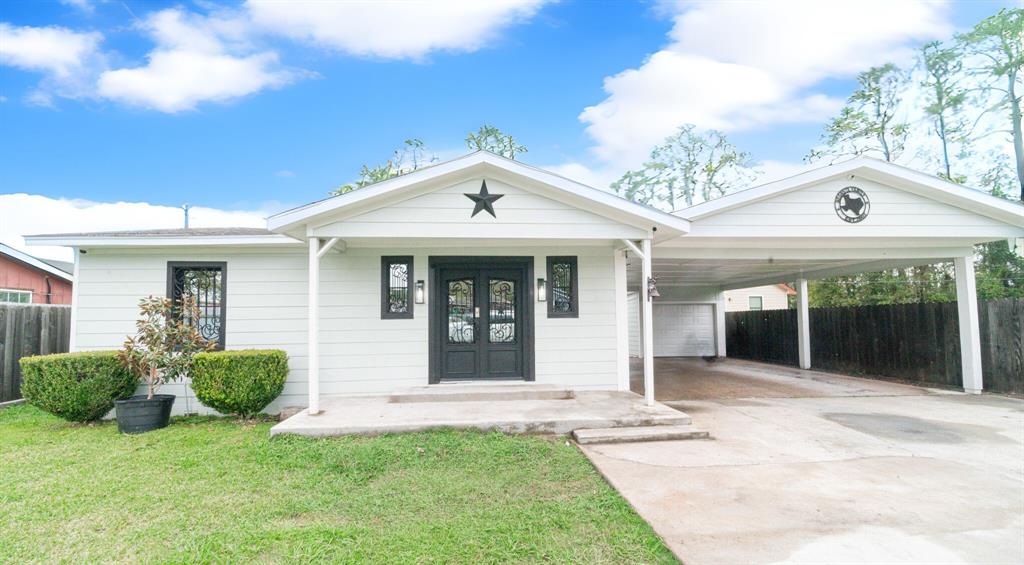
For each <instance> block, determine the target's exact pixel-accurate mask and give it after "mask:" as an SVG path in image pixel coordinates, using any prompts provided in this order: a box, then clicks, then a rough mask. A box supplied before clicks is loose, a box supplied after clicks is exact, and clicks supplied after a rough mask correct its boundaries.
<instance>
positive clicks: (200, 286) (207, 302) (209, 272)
mask: <svg viewBox="0 0 1024 565" xmlns="http://www.w3.org/2000/svg"><path fill="white" fill-rule="evenodd" d="M226 287H227V263H216V262H205V261H204V262H175V261H172V262H169V263H167V296H168V297H170V299H171V301H172V302H173V305H174V308H175V312H177V313H178V314H179V315H180V312H181V310H180V307H181V303H182V300H183V299H184V298H185V297H191V298H192V299H193V300H194V301H195V304H196V308H198V309H199V318H198V325H199V333H200V334H201V335H202V336H203V337H204V338H205V339H206V340H208V341H211V342H214V343H216V344H217V349H224V319H225V314H226V312H227V304H226V301H225V293H226Z"/></svg>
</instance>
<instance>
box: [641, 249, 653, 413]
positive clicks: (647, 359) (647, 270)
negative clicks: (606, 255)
mask: <svg viewBox="0 0 1024 565" xmlns="http://www.w3.org/2000/svg"><path fill="white" fill-rule="evenodd" d="M640 245H641V248H640V250H641V252H643V255H644V256H643V280H641V281H640V291H641V293H642V294H641V296H642V297H643V312H644V315H643V323H644V335H643V348H644V402H646V403H647V405H648V406H654V305H653V304H652V303H651V297H650V293H649V292H648V291H649V290H650V289H649V288H648V284H647V281H649V280H651V277H652V276H653V269H652V268H651V240H649V239H645V240H643V241H641V242H640Z"/></svg>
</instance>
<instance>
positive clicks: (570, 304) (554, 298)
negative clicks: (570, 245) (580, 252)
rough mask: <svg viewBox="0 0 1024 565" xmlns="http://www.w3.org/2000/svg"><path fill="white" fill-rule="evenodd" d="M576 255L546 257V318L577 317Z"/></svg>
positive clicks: (578, 306)
mask: <svg viewBox="0 0 1024 565" xmlns="http://www.w3.org/2000/svg"><path fill="white" fill-rule="evenodd" d="M579 300H580V299H579V273H578V272H577V268H576V257H548V318H578V317H579V316H580V305H579Z"/></svg>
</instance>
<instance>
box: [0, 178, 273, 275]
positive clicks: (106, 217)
mask: <svg viewBox="0 0 1024 565" xmlns="http://www.w3.org/2000/svg"><path fill="white" fill-rule="evenodd" d="M0 210H3V215H4V221H3V222H0V242H3V243H6V244H7V245H10V246H12V247H16V248H18V249H21V250H23V251H25V252H27V253H31V254H32V255H38V256H41V257H48V258H52V259H61V260H65V261H70V260H71V259H72V258H73V257H72V256H71V251H70V250H69V249H66V248H63V247H35V246H33V247H28V246H26V245H25V241H24V239H23V238H22V236H25V235H34V234H40V233H67V232H87V231H113V230H129V229H156V228H178V227H181V226H182V222H183V212H182V210H181V208H177V207H174V206H159V205H155V204H148V203H146V202H93V201H89V200H77V199H67V198H50V197H48V196H41V195H38V194H24V193H19V194H0ZM266 215H267V214H266V213H264V212H261V211H231V210H219V209H216V208H204V207H200V206H196V207H194V208H191V209H190V210H189V225H190V226H192V227H197V228H198V227H257V228H261V227H266V225H267V223H266V220H265V219H264V218H265V217H266Z"/></svg>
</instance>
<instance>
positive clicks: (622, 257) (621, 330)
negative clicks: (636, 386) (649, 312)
mask: <svg viewBox="0 0 1024 565" xmlns="http://www.w3.org/2000/svg"><path fill="white" fill-rule="evenodd" d="M612 253H614V254H615V257H614V263H615V330H616V331H615V334H616V341H617V343H618V346H617V351H616V361H617V363H616V367H617V370H618V375H619V383H618V388H619V390H625V391H628V390H629V314H628V312H629V305H628V304H627V302H626V283H627V281H626V253H625V252H624V251H619V250H614V251H612Z"/></svg>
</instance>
